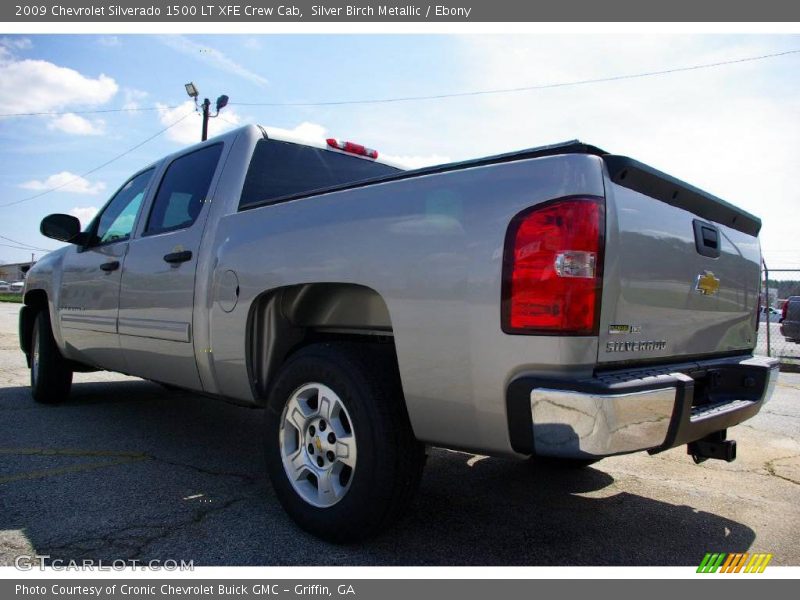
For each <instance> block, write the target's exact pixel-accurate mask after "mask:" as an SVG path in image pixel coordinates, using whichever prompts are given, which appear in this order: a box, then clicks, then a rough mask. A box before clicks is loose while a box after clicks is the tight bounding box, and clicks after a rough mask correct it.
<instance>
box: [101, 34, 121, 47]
mask: <svg viewBox="0 0 800 600" xmlns="http://www.w3.org/2000/svg"><path fill="white" fill-rule="evenodd" d="M97 43H98V44H99V45H101V46H105V47H106V48H115V47H117V46H122V40H120V39H119V36H116V35H101V36H100V37H98V38H97Z"/></svg>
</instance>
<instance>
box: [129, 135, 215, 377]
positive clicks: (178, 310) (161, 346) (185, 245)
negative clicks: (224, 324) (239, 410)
mask: <svg viewBox="0 0 800 600" xmlns="http://www.w3.org/2000/svg"><path fill="white" fill-rule="evenodd" d="M223 148H224V145H223V144H222V143H217V144H213V145H210V146H204V147H201V148H200V149H198V150H194V151H192V152H190V153H188V154H184V155H182V156H179V157H178V158H176V159H174V160H173V161H172V162H171V163H169V164H168V165H167V166H166V169H165V171H164V174H163V176H162V178H161V181H160V183H159V185H158V189H157V191H156V193H155V196H154V198H153V200H152V202H151V203H150V205H149V206H148V207H147V216H146V218H144V219H143V224H142V225H141V226H140V227H139V228H138V230H139V231H140V232H141V233H140V235H138V236H137V237H136V238H135V239H133V240H132V241H131V242H130V247H129V248H128V254H127V257H126V259H125V266H124V271H123V273H122V287H121V291H120V306H119V334H120V343H121V345H122V349H123V351H124V354H125V357H126V360H127V362H128V365H129V366H130V370H131V372H132V373H134V374H136V375H138V376H140V377H144V378H146V379H152V380H155V381H160V382H163V383H170V384H173V385H177V386H180V387H185V388H189V389H197V390H200V389H202V386H201V383H200V377H199V374H198V371H197V364H196V361H195V349H194V343H193V342H194V335H193V333H194V332H193V331H192V309H193V304H194V289H195V272H196V268H197V255H198V251H199V248H200V241H201V239H202V236H203V229H204V227H205V223H206V219H207V217H208V212H209V205H210V190H212V189H213V185H214V183H215V180H216V178H215V173H216V172H217V171H218V166H219V164H220V162H221V161H220V158H221V156H222V152H223ZM201 350H202V349H201Z"/></svg>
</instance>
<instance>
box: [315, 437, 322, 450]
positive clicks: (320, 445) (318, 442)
mask: <svg viewBox="0 0 800 600" xmlns="http://www.w3.org/2000/svg"><path fill="white" fill-rule="evenodd" d="M316 446H317V450H319V451H321V450H322V442H320V441H319V438H317V439H316Z"/></svg>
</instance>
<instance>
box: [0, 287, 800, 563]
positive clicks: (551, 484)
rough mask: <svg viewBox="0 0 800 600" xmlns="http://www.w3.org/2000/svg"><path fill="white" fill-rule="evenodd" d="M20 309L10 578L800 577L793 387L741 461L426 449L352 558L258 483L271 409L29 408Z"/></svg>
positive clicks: (799, 398) (10, 442)
mask: <svg viewBox="0 0 800 600" xmlns="http://www.w3.org/2000/svg"><path fill="white" fill-rule="evenodd" d="M17 308H18V306H17V305H13V304H5V303H0V564H11V563H12V562H13V559H14V557H15V556H17V555H18V554H22V553H33V552H36V553H38V554H47V555H50V556H51V557H53V558H59V559H64V560H69V559H75V560H80V559H84V558H94V559H103V560H106V561H111V560H115V559H123V558H136V559H140V560H151V559H160V560H167V559H174V560H181V559H183V560H194V563H195V565H696V564H698V563H699V561H700V560H701V559H702V557H703V555H704V553H705V552H709V551H714V552H741V551H750V552H770V553H772V554H774V558H773V562H772V563H771V564H775V565H800V546H799V545H798V544H797V540H798V539H800V375H798V374H791V373H784V374H782V375H781V378H780V380H779V383H778V387H777V392H776V396H775V399H774V400H773V401H772V402H771V403H770V404H769V405H767V406H766V407H765V409H764V410H763V411H762V413H761V414H760V415H759V416H758V417H756V418H755V419H753V420H752V421H750V422H748V423H746V424H744V425H740V426H738V427H736V428H734V429H732V430H731V431H730V432H729V437H731V438H734V439H736V440H737V441H738V444H739V448H738V450H739V458H738V460H737V461H736V462H734V463H731V464H727V463H721V462H718V461H708V462H706V463H704V464H702V465H700V466H696V465H694V463H693V462H692V460H691V458H690V457H689V456H687V455H686V453H685V449H683V448H677V449H674V450H671V451H669V452H666V453H663V454H660V455H657V456H652V457H651V456H648V455H646V454H639V455H633V456H626V457H617V458H611V459H606V460H604V461H602V462H600V463H598V464H597V465H595V466H594V467H592V468H588V469H585V470H582V471H559V470H554V469H552V468H544V467H539V468H533V467H531V466H530V465H528V464H526V463H524V462H521V461H515V460H503V459H494V458H483V457H476V456H473V455H468V454H463V453H457V452H451V451H446V450H432V451H431V454H430V457H429V460H428V464H427V467H426V471H425V475H424V479H423V483H422V488H421V490H420V494H419V496H418V498H417V501H416V504H415V506H414V507H413V510H412V512H411V514H410V515H409V516H408V517H407V518H406V519H405V520H404V521H403V522H402V523H401V524H400V525H399V526H398V527H396V528H395V529H393V530H391V531H389V532H387V533H386V534H384V535H382V536H381V537H380V538H378V539H375V540H373V541H370V542H368V543H365V544H362V545H358V546H332V545H329V544H326V543H323V542H320V541H318V540H316V539H315V538H313V537H311V536H309V535H307V534H305V533H303V532H302V531H300V530H299V529H297V528H296V527H295V526H294V524H293V523H292V522H291V521H290V520H289V518H288V517H287V516H286V515H285V514H284V513H283V511H282V509H281V507H280V505H279V504H278V502H277V500H276V499H275V496H274V494H273V492H272V489H271V487H270V484H269V482H268V481H267V479H266V477H265V475H264V466H263V458H262V454H261V432H260V429H261V428H260V424H261V412H260V411H258V410H254V409H247V408H241V407H237V406H233V405H229V404H225V403H222V402H219V401H215V400H211V399H207V398H204V397H201V396H196V395H192V394H187V393H183V392H169V391H167V390H164V389H163V388H161V387H160V386H158V385H155V384H152V383H149V382H146V381H142V380H139V379H135V378H132V377H125V376H121V375H114V374H110V373H87V374H78V375H76V377H75V381H76V383H75V385H74V386H73V396H72V398H71V399H70V400H69V402H67V403H65V404H63V405H60V406H54V407H49V406H39V405H36V404H35V403H34V402H33V401H32V400H31V398H30V395H29V391H28V388H27V383H28V370H27V369H26V367H25V363H24V359H23V356H22V354H21V352H20V351H19V350H18V344H17V338H16V335H17V334H16V326H17V325H16V314H17Z"/></svg>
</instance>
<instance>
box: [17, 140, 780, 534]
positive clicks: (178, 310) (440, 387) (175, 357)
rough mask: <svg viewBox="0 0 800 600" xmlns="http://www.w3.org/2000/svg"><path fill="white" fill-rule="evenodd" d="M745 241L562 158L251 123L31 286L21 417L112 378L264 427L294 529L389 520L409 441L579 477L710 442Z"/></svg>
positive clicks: (745, 309) (105, 225)
mask: <svg viewBox="0 0 800 600" xmlns="http://www.w3.org/2000/svg"><path fill="white" fill-rule="evenodd" d="M759 229H760V221H759V220H758V219H757V218H756V217H753V216H752V215H750V214H747V213H746V212H744V211H741V210H739V209H737V208H735V207H734V206H732V205H730V204H728V203H726V202H724V201H722V200H720V199H718V198H715V197H713V196H711V195H709V194H707V193H705V192H703V191H701V190H698V189H696V188H693V187H691V186H689V185H687V184H685V183H683V182H681V181H678V180H676V179H673V178H671V177H669V176H668V175H665V174H663V173H661V172H658V171H656V170H654V169H653V168H651V167H648V166H646V165H644V164H641V163H639V162H637V161H635V160H632V159H629V158H626V157H623V156H617V155H612V154H608V153H606V152H604V151H602V150H600V149H598V148H596V147H593V146H589V145H586V144H582V143H579V142H569V143H565V144H560V145H554V146H549V147H543V148H537V149H531V150H525V151H520V152H515V153H511V154H505V155H500V156H494V157H489V158H482V159H478V160H472V161H466V162H461V163H454V164H447V165H441V166H436V167H430V168H425V169H419V170H415V171H405V172H404V171H401V170H399V169H397V168H394V167H392V166H391V165H389V164H386V163H385V162H382V161H381V160H379V159H378V156H377V152H375V151H373V150H370V149H367V148H364V147H363V146H360V145H358V144H353V143H350V142H340V141H337V140H333V139H331V140H328V141H327V144H325V143H321V144H319V145H313V144H310V145H309V144H301V143H297V142H293V141H291V140H285V139H272V138H270V137H268V136H267V134H266V132H265V131H264V130H263V129H261V128H259V127H256V126H248V127H245V128H241V129H238V130H235V131H232V132H230V133H227V134H225V135H223V136H221V137H219V138H216V139H214V140H210V141H208V142H205V143H203V144H200V145H198V146H194V147H192V148H188V149H186V150H183V151H181V152H178V153H177V154H174V155H172V156H169V157H166V158H164V159H162V160H160V161H158V162H156V163H154V164H152V165H150V166H148V167H147V168H145V169H143V170H142V171H140V172H138V173H136V174H135V175H133V177H131V178H130V179H129V180H128V181H127V182H126V183H125V184H124V185H123V186H122V187H121V188H120V189H119V191H117V193H116V194H114V196H113V197H112V198H111V200H109V202H108V203H107V204H106V206H105V207H104V208H103V209H102V210H101V211H100V212H99V214H98V215H97V217H96V218H95V219H94V221H93V222H92V223H91V225H90V226H88V227H87V228H86V230H85V231H80V225H79V223H78V221H77V220H76V219H75V218H74V217H70V216H68V215H50V216H49V217H47V218H45V219H44V220H43V222H42V226H41V231H42V233H44V234H45V235H47V236H49V237H51V238H55V239H58V240H62V241H67V242H70V245H68V246H66V247H64V248H62V249H60V250H57V251H55V252H53V253H51V254H49V255H47V256H46V257H44V258H43V259H42V260H40V261H39V262H38V263H37V264H36V265H35V267H34V268H33V269H31V271H30V273H29V274H28V277H27V284H26V289H25V292H24V294H25V295H24V305H23V307H22V309H21V313H20V341H21V346H22V349H23V351H24V352H25V355H26V357H27V359H28V364H29V366H30V368H31V388H32V393H33V397H34V398H35V399H36V400H37V401H39V402H47V403H55V402H59V401H61V400H63V399H65V398H66V397H67V395H68V394H69V390H70V385H71V380H72V373H73V372H74V371H85V370H95V369H107V370H112V371H119V372H122V373H129V374H132V375H137V376H140V377H143V378H146V379H151V380H153V381H157V382H161V383H164V384H168V385H171V386H177V387H180V388H185V389H187V390H196V391H197V392H202V393H204V394H210V395H213V396H218V397H220V398H226V399H230V400H233V401H237V402H241V403H249V404H256V405H263V406H265V407H266V410H265V414H266V418H265V429H264V431H265V444H266V452H267V458H268V460H267V464H268V470H269V476H270V478H271V481H272V484H273V486H274V488H275V491H276V494H277V495H278V497H279V499H280V501H281V502H282V504H283V506H284V507H285V508H286V510H287V511H288V512H289V514H290V515H291V516H292V517H293V518H294V519H295V520H296V521H297V522H298V523H299V524H300V525H301V526H302V527H304V528H305V529H307V530H309V531H311V532H313V533H315V534H317V535H319V536H322V537H324V538H327V539H330V540H334V541H347V540H354V539H358V538H361V537H364V536H368V535H371V534H373V533H375V532H377V531H379V530H380V529H382V528H383V527H385V526H387V525H388V524H389V523H391V522H392V521H393V520H395V519H396V518H397V517H398V515H399V514H400V513H401V512H402V510H403V509H404V508H406V507H407V506H408V504H409V502H410V499H411V496H412V494H413V493H414V491H415V489H416V487H417V484H418V482H419V480H420V476H421V471H422V466H423V462H424V458H425V451H424V448H425V445H426V444H428V445H435V446H443V447H448V448H456V449H463V450H468V451H472V452H477V453H482V454H489V455H514V456H521V457H534V458H537V457H550V458H551V460H552V459H556V460H560V461H563V462H564V463H565V464H588V463H589V462H592V461H595V460H597V459H599V458H601V457H605V456H612V455H617V454H624V453H630V452H636V451H641V450H648V451H650V452H659V451H661V450H665V449H667V448H671V447H675V446H678V445H683V444H688V450H689V452H690V454H692V455H693V456H694V457H695V459H696V460H698V461H699V460H704V459H706V458H723V459H727V460H732V459H733V458H734V457H735V443H734V442H733V441H731V440H726V430H727V428H728V427H730V426H732V425H735V424H737V423H740V422H741V421H743V420H745V419H747V418H750V417H752V416H753V415H755V414H756V413H757V412H758V411H759V410H760V408H761V406H762V405H763V404H764V402H765V401H766V400H767V399H768V397H769V395H770V393H771V391H772V387H773V386H774V384H775V381H776V378H777V363H776V362H775V361H774V360H771V359H766V358H759V357H754V356H753V354H752V352H753V347H754V345H755V340H756V333H757V327H758V306H759V293H760V285H759V279H760V277H759V272H760V271H759V270H760V249H759V243H758V238H757V236H758V232H759Z"/></svg>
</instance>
